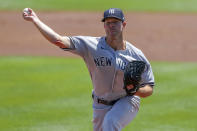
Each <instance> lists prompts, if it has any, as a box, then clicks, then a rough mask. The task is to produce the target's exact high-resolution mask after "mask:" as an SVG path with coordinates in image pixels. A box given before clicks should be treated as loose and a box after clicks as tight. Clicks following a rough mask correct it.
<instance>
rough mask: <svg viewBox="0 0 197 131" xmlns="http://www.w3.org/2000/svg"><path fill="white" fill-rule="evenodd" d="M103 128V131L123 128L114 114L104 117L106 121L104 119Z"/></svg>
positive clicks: (114, 130) (115, 130) (118, 130)
mask: <svg viewBox="0 0 197 131" xmlns="http://www.w3.org/2000/svg"><path fill="white" fill-rule="evenodd" d="M102 129H103V131H120V130H121V124H120V123H119V121H118V120H117V119H116V118H114V117H113V116H109V115H107V116H106V117H105V118H104V121H103V124H102Z"/></svg>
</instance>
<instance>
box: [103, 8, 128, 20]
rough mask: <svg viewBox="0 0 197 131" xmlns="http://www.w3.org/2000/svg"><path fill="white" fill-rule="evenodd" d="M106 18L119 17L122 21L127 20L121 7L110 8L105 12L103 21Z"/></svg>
mask: <svg viewBox="0 0 197 131" xmlns="http://www.w3.org/2000/svg"><path fill="white" fill-rule="evenodd" d="M106 18H117V19H119V20H121V21H122V22H123V21H124V20H125V18H124V14H123V12H122V10H121V9H119V8H110V9H108V10H106V11H105V12H104V15H103V19H102V22H105V19H106Z"/></svg>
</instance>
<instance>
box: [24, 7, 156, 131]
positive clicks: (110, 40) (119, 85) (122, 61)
mask: <svg viewBox="0 0 197 131" xmlns="http://www.w3.org/2000/svg"><path fill="white" fill-rule="evenodd" d="M23 18H24V19H25V20H27V21H30V22H32V23H34V25H35V26H36V27H37V28H38V30H39V31H40V32H41V34H42V35H43V36H44V37H45V38H46V39H47V40H49V41H50V42H51V43H52V44H55V45H57V46H58V47H60V48H61V49H63V50H65V51H70V52H72V53H74V54H77V55H79V56H81V57H82V58H83V60H84V61H85V63H86V65H87V68H88V71H89V74H90V77H91V80H92V83H93V91H92V99H93V120H92V122H93V128H94V131H121V129H123V128H124V127H125V126H126V125H128V124H129V123H131V121H132V120H133V119H134V118H135V116H136V114H137V113H138V110H139V107H140V98H142V97H143V98H145V97H148V96H150V95H152V93H153V86H154V76H153V72H152V68H151V65H150V63H149V61H148V60H147V59H146V57H145V56H144V54H143V53H142V51H141V50H139V49H138V48H136V47H135V46H133V45H132V44H131V43H129V42H128V41H126V40H124V38H123V31H124V29H125V27H126V21H125V18H124V14H123V12H122V10H121V9H118V8H110V9H108V10H106V11H105V12H104V15H103V19H102V20H101V21H102V22H103V26H104V30H105V33H106V34H105V35H104V36H102V37H90V36H61V35H59V34H57V33H56V32H55V31H53V30H52V29H51V28H50V27H48V26H47V25H46V24H44V23H43V22H42V21H41V20H40V19H39V18H38V17H37V15H36V13H35V12H34V11H33V10H32V9H30V8H26V9H24V11H23Z"/></svg>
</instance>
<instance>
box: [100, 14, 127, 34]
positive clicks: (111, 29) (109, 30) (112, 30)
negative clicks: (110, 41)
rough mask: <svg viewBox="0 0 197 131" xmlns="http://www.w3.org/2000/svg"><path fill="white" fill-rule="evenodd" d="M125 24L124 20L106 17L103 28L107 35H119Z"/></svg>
mask: <svg viewBox="0 0 197 131" xmlns="http://www.w3.org/2000/svg"><path fill="white" fill-rule="evenodd" d="M125 26H126V23H125V22H122V21H121V20H119V19H116V18H107V19H106V20H105V22H104V28H105V32H106V35H107V36H118V35H121V34H122V31H123V29H124V27H125Z"/></svg>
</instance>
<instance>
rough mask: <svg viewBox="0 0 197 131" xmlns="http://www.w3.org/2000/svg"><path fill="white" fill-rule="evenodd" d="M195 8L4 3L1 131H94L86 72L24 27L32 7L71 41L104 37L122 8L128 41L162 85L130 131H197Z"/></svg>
mask: <svg viewBox="0 0 197 131" xmlns="http://www.w3.org/2000/svg"><path fill="white" fill-rule="evenodd" d="M196 5H197V1H196V0H148V1H147V0H121V1H120V0H107V1H106V0H58V1H57V0H0V39H1V41H0V130H2V131H19V130H20V131H23V130H24V131H40V130H42V131H53V130H57V131H78V130H80V131H82V130H84V131H87V130H88V131H91V130H92V123H91V120H92V107H91V104H92V101H91V90H92V84H91V80H90V77H89V73H88V71H87V68H86V65H85V64H84V62H83V61H82V59H80V58H79V57H78V56H76V55H73V54H71V53H69V52H65V51H63V50H61V49H59V48H58V47H56V46H54V45H52V44H50V43H49V42H48V41H47V40H45V38H44V37H43V36H42V35H41V34H40V32H39V31H38V30H37V29H36V28H35V26H34V25H33V24H32V23H31V22H27V21H25V20H23V18H22V11H23V9H24V8H26V7H29V8H32V9H33V10H34V11H35V12H36V13H37V15H38V17H39V18H40V19H41V20H42V21H43V22H44V23H45V24H47V25H48V26H50V27H51V28H52V29H53V30H54V31H56V32H57V33H59V34H61V35H67V36H75V35H86V36H104V35H105V32H104V29H103V23H102V22H101V19H102V17H103V12H104V10H106V9H108V8H121V9H122V10H123V12H124V14H125V17H126V22H127V26H126V29H125V32H124V35H125V39H126V40H127V41H129V42H130V43H132V44H133V45H135V46H136V47H138V48H140V49H141V50H142V51H143V52H144V54H145V55H146V57H147V58H148V59H149V61H150V62H151V65H152V68H153V71H154V75H155V80H156V86H155V92H154V94H153V96H151V97H149V98H147V99H142V103H141V109H140V111H139V113H138V115H137V117H136V118H135V120H134V121H133V122H132V123H131V124H130V125H128V126H127V127H126V129H124V131H128V130H137V131H186V130H187V131H196V130H197V126H196V117H197V112H196V110H197V104H195V101H197V96H196V95H195V91H196V88H195V87H196V85H197V82H196V78H197V73H196V72H197V63H196V61H197V53H196V52H197V44H196V43H197V38H196V34H197V6H196ZM79 72H80V73H79ZM76 81H77V82H76Z"/></svg>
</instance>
